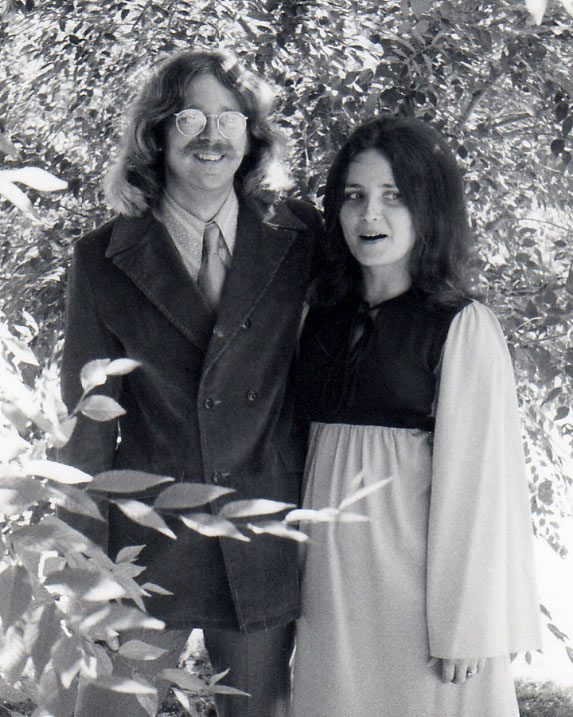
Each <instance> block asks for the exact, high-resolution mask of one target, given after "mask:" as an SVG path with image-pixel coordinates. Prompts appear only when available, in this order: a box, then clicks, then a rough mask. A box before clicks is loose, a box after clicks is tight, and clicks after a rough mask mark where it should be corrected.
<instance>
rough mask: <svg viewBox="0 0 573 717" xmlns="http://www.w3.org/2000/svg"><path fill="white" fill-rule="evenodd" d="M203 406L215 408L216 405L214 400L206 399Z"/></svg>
mask: <svg viewBox="0 0 573 717" xmlns="http://www.w3.org/2000/svg"><path fill="white" fill-rule="evenodd" d="M203 405H204V406H205V408H213V406H214V405H215V403H214V401H213V399H212V398H206V399H205V400H204V401H203Z"/></svg>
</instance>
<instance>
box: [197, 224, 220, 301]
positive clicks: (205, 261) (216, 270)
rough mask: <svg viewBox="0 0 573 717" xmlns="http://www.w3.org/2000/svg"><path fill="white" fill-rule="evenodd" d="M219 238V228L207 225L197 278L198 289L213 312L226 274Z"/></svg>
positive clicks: (214, 225)
mask: <svg viewBox="0 0 573 717" xmlns="http://www.w3.org/2000/svg"><path fill="white" fill-rule="evenodd" d="M220 237H221V234H220V232H219V227H218V226H217V225H216V224H215V223H214V222H213V223H211V224H207V226H206V227H205V233H204V234H203V255H202V258H201V267H200V269H199V276H198V278H197V284H198V286H199V289H200V290H201V292H202V293H203V296H204V297H205V299H206V301H207V303H208V304H209V306H210V307H211V309H213V310H215V309H216V308H217V304H218V303H219V297H220V296H221V290H222V289H223V284H224V282H225V274H226V267H225V262H224V261H223V259H221V256H220V254H219V241H220Z"/></svg>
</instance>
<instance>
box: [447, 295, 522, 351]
mask: <svg viewBox="0 0 573 717" xmlns="http://www.w3.org/2000/svg"><path fill="white" fill-rule="evenodd" d="M448 341H449V343H450V344H452V345H457V346H458V347H459V348H460V349H463V353H464V354H465V355H467V356H469V357H471V356H473V357H475V358H477V357H478V356H480V355H481V356H487V357H488V361H489V362H490V363H493V362H494V361H495V359H496V358H502V357H503V358H504V359H505V358H506V357H507V354H508V347H507V341H506V338H505V335H504V332H503V329H502V327H501V324H500V322H499V319H498V318H497V316H496V314H495V313H494V311H492V309H490V308H489V307H488V306H486V305H485V304H483V303H482V302H481V301H477V300H472V301H470V302H469V303H468V304H467V306H465V307H463V309H461V310H460V311H459V312H458V313H457V314H456V316H455V317H454V319H453V321H452V323H451V326H450V331H449V334H448Z"/></svg>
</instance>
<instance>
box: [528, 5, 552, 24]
mask: <svg viewBox="0 0 573 717" xmlns="http://www.w3.org/2000/svg"><path fill="white" fill-rule="evenodd" d="M525 7H526V8H527V9H528V10H529V12H530V13H531V15H532V17H533V20H534V22H535V23H536V24H537V25H541V22H542V20H543V15H544V14H545V10H546V8H547V0H525Z"/></svg>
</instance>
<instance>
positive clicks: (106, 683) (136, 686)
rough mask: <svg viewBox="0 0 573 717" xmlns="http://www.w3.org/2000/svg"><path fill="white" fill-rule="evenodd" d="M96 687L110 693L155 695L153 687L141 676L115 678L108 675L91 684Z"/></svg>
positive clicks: (155, 691)
mask: <svg viewBox="0 0 573 717" xmlns="http://www.w3.org/2000/svg"><path fill="white" fill-rule="evenodd" d="M92 684H94V685H95V686H96V687H101V688H103V689H104V690H110V691H111V692H119V693H121V694H126V695H156V694H157V690H156V689H155V687H154V686H153V685H152V684H151V683H150V682H148V681H147V680H146V679H144V678H143V677H141V676H139V675H138V676H137V677H116V676H115V675H109V676H107V677H100V678H99V679H97V680H94V681H93V682H92Z"/></svg>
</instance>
